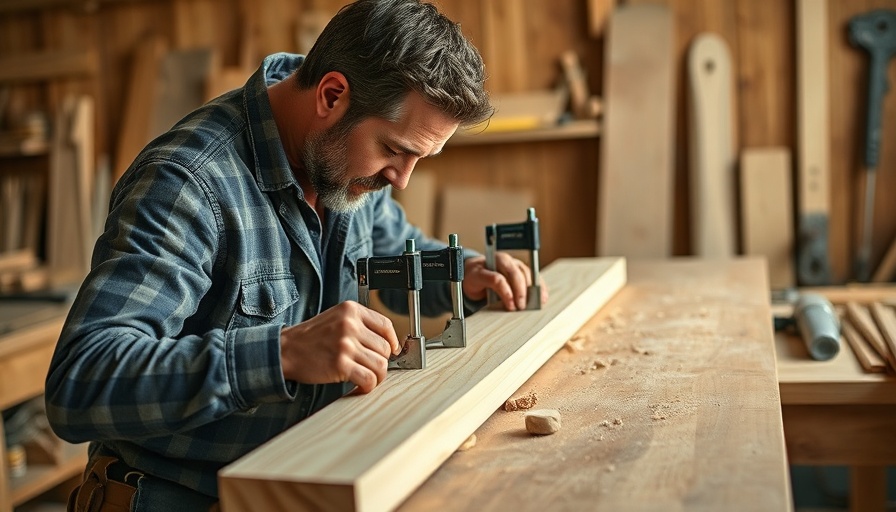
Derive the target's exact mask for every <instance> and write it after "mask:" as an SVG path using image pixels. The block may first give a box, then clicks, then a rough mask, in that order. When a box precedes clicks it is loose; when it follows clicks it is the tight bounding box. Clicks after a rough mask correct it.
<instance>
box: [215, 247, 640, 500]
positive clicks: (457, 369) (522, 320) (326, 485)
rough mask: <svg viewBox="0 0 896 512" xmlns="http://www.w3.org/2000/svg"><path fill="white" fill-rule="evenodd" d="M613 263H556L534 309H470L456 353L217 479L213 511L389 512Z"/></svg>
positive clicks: (577, 317)
mask: <svg viewBox="0 0 896 512" xmlns="http://www.w3.org/2000/svg"><path fill="white" fill-rule="evenodd" d="M625 273H626V271H625V261H624V260H622V259H613V258H604V259H591V258H588V259H577V260H559V261H557V262H555V263H554V264H552V265H550V266H549V267H548V268H546V269H545V270H544V272H543V273H542V276H543V277H544V279H545V281H546V282H547V284H548V285H549V286H550V289H551V300H550V302H549V303H548V304H546V305H545V307H544V308H543V309H542V310H540V311H528V312H520V313H507V312H501V311H479V312H478V313H476V314H475V315H473V316H471V317H469V318H468V325H467V333H468V337H469V339H468V346H467V347H466V348H464V349H457V350H439V351H431V352H430V353H428V354H427V358H428V361H427V365H428V367H427V368H426V369H425V370H422V371H405V372H394V373H392V374H390V375H389V377H388V378H387V379H386V380H385V381H384V382H383V383H382V384H381V385H380V386H378V387H377V388H376V389H374V390H373V391H372V392H371V393H370V394H369V395H364V396H351V397H346V398H343V399H341V400H338V401H337V402H335V403H333V404H331V405H330V406H328V407H326V408H324V409H323V410H321V411H320V412H318V413H316V414H315V415H313V416H311V417H310V418H308V419H306V420H304V421H303V422H301V423H299V424H298V425H296V426H295V427H293V428H291V429H289V430H288V431H287V432H285V433H284V434H282V435H280V436H278V437H277V438H275V439H273V440H272V441H270V442H268V443H266V444H265V445H264V446H262V447H261V448H259V449H257V450H255V451H253V452H251V453H250V454H248V455H247V456H245V457H243V458H242V459H240V460H238V461H237V462H235V463H234V464H231V465H229V466H227V467H225V468H224V469H223V470H221V472H220V473H219V478H218V480H219V484H220V485H219V487H220V496H221V504H222V508H223V510H224V511H225V512H235V511H239V510H259V509H264V510H286V509H289V510H301V509H317V508H330V509H340V510H390V509H392V508H394V507H395V506H396V505H398V504H399V503H401V502H402V501H403V500H404V499H405V498H406V497H407V496H408V495H409V494H410V493H411V492H413V490H414V489H416V488H417V486H419V485H420V484H421V483H422V482H423V481H424V480H425V479H426V478H427V477H428V476H429V475H430V474H431V473H432V472H433V471H435V469H437V468H438V466H439V465H440V464H441V463H442V462H443V461H444V460H445V459H446V458H448V457H449V456H450V455H451V452H452V451H454V449H455V448H457V446H459V445H460V443H461V442H462V441H464V440H465V439H466V438H467V437H468V436H469V435H470V434H471V433H472V432H473V431H474V430H475V429H476V428H477V427H478V426H479V425H481V424H482V422H483V421H485V419H486V418H488V417H489V416H490V415H491V414H492V413H493V412H494V411H495V409H497V408H498V407H499V406H500V405H501V404H502V403H503V402H504V401H505V400H506V399H507V398H508V397H509V396H510V395H511V394H512V393H513V392H514V391H515V390H516V389H518V388H519V386H520V385H521V384H523V382H525V381H526V379H528V378H529V377H530V376H531V375H532V374H533V373H535V371H536V370H537V369H538V368H540V367H541V365H542V364H544V362H545V361H547V359H548V358H550V357H551V356H552V355H553V354H554V353H555V352H556V351H557V350H558V349H559V348H560V347H561V346H563V344H564V343H565V342H566V340H568V339H569V337H570V336H572V335H573V334H574V333H575V331H576V330H577V329H578V328H579V327H581V325H582V324H583V323H585V321H586V320H588V319H589V318H591V317H592V316H593V315H594V313H595V311H596V310H598V309H600V308H601V307H602V306H603V305H604V304H605V303H606V302H607V301H609V300H610V298H611V297H612V296H613V295H614V294H616V292H617V291H618V290H619V289H620V288H621V287H622V286H623V285H624V283H625V279H626V276H625Z"/></svg>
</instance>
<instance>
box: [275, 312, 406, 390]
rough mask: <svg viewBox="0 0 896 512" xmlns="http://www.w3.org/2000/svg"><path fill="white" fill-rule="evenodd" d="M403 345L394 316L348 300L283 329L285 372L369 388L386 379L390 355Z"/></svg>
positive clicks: (298, 378)
mask: <svg viewBox="0 0 896 512" xmlns="http://www.w3.org/2000/svg"><path fill="white" fill-rule="evenodd" d="M400 351H401V347H400V345H399V343H398V338H396V336H395V329H393V327H392V322H391V321H389V319H388V318H386V317H385V316H383V315H381V314H379V313H377V312H376V311H374V310H372V309H368V308H366V307H364V306H362V305H360V304H358V303H357V302H353V301H346V302H343V303H341V304H338V305H336V306H333V307H332V308H330V309H328V310H326V311H324V312H323V313H321V314H319V315H317V316H315V317H314V318H311V319H309V320H306V321H305V322H302V323H300V324H298V325H294V326H292V327H287V328H285V329H283V331H282V332H281V334H280V359H281V362H282V363H281V364H282V366H283V377H284V378H285V379H287V380H294V381H296V382H302V383H304V384H327V383H331V382H346V381H350V382H352V383H353V384H355V385H356V386H358V390H359V391H361V392H362V393H369V392H370V391H371V390H372V389H373V388H375V387H376V386H377V385H378V384H379V383H380V382H382V381H383V379H385V378H386V371H387V370H388V367H389V356H390V355H391V354H396V355H397V354H398V353H399V352H400Z"/></svg>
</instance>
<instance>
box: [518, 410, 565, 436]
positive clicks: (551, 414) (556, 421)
mask: <svg viewBox="0 0 896 512" xmlns="http://www.w3.org/2000/svg"><path fill="white" fill-rule="evenodd" d="M525 419H526V430H527V431H528V432H529V433H530V434H536V435H542V436H543V435H548V434H553V433H555V432H557V431H558V430H560V411H558V410H557V409H535V410H533V411H529V412H527V413H526V416H525Z"/></svg>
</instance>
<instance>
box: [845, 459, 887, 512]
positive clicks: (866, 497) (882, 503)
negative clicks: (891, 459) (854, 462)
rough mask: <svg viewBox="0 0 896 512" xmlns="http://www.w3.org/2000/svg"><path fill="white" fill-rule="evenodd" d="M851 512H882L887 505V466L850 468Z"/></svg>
mask: <svg viewBox="0 0 896 512" xmlns="http://www.w3.org/2000/svg"><path fill="white" fill-rule="evenodd" d="M849 480H850V485H849V489H850V492H849V510H850V512H872V511H874V512H882V511H883V510H886V504H887V468H886V466H850V468H849Z"/></svg>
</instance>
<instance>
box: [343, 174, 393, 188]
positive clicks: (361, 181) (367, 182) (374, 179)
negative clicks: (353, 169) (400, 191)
mask: <svg viewBox="0 0 896 512" xmlns="http://www.w3.org/2000/svg"><path fill="white" fill-rule="evenodd" d="M351 184H352V185H360V186H362V187H364V188H366V189H368V190H380V189H382V188H386V187H387V186H388V185H389V180H387V179H386V177H385V176H383V175H382V174H374V175H373V176H365V177H363V178H354V179H353V180H352V181H351Z"/></svg>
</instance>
